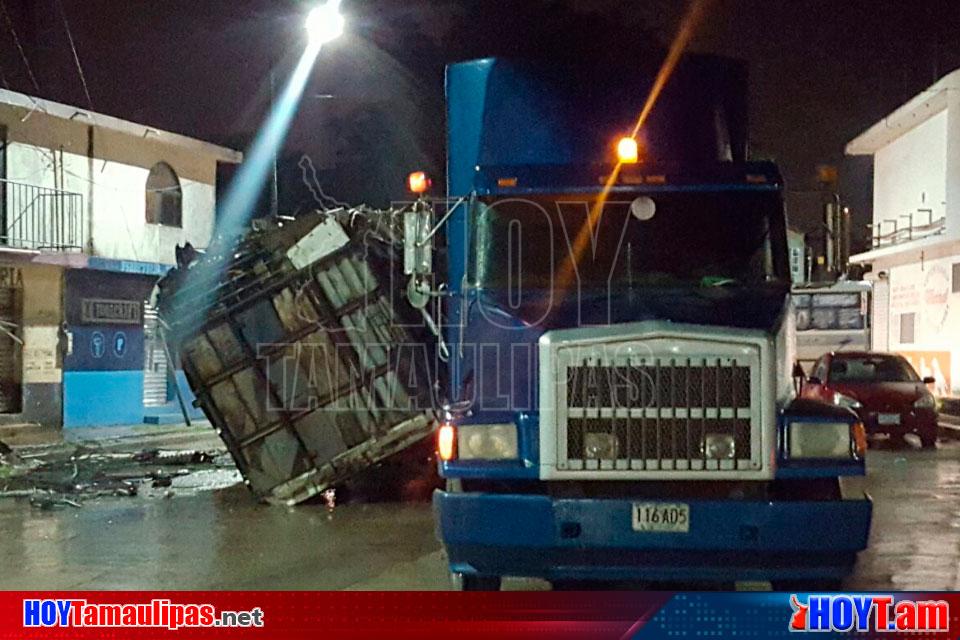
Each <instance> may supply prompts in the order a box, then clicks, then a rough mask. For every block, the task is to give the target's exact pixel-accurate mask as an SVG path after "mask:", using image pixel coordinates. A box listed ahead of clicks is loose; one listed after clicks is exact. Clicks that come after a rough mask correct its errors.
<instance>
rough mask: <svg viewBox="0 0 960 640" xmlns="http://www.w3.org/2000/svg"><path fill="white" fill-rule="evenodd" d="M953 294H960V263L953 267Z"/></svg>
mask: <svg viewBox="0 0 960 640" xmlns="http://www.w3.org/2000/svg"><path fill="white" fill-rule="evenodd" d="M951 291H953V292H954V293H960V262H956V263H954V265H953V289H951Z"/></svg>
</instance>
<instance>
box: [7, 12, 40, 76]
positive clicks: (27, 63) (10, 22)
mask: <svg viewBox="0 0 960 640" xmlns="http://www.w3.org/2000/svg"><path fill="white" fill-rule="evenodd" d="M0 11H2V12H3V18H4V20H6V22H7V28H8V29H10V35H12V36H13V43H14V44H15V45H17V51H19V52H20V59H21V60H23V66H24V67H26V69H27V75H28V76H30V82H32V83H33V88H34V89H35V90H36V91H37V93H38V94H39V93H40V84H39V83H37V77H36V76H35V75H33V69H31V68H30V61H29V60H27V53H26V52H25V51H24V50H23V45H21V44H20V38H19V37H17V30H16V29H14V28H13V20H11V19H10V13H9V12H8V11H7V3H6V2H4V0H0Z"/></svg>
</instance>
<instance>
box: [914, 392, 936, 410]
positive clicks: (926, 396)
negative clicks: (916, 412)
mask: <svg viewBox="0 0 960 640" xmlns="http://www.w3.org/2000/svg"><path fill="white" fill-rule="evenodd" d="M913 408H914V409H936V408H937V399H936V398H935V397H934V395H933V394H932V393H930V392H929V391H924V392H923V395H922V396H920V397H919V398H917V401H916V402H914V403H913Z"/></svg>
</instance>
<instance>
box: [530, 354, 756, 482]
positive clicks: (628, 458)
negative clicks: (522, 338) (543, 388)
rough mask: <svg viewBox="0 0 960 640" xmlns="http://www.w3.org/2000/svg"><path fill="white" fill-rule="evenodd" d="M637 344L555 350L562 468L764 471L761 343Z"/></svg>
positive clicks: (572, 470) (558, 461) (583, 470)
mask: <svg viewBox="0 0 960 640" xmlns="http://www.w3.org/2000/svg"><path fill="white" fill-rule="evenodd" d="M635 344H640V345H642V348H640V349H633V350H632V351H633V353H627V352H628V351H630V349H629V348H628V349H626V350H625V349H624V347H625V343H613V344H609V343H604V344H592V345H589V346H566V345H565V346H564V347H562V348H560V349H558V350H557V351H556V352H555V354H556V355H555V357H556V364H557V366H556V367H554V370H553V375H555V376H556V378H555V380H556V388H555V393H554V394H552V395H553V396H554V397H553V399H552V402H554V403H555V404H554V406H555V412H554V416H555V420H556V425H557V441H556V445H557V446H556V450H557V469H558V470H559V471H560V472H571V473H576V472H586V471H618V470H619V471H624V472H647V471H672V472H678V471H680V472H683V471H738V470H757V469H758V468H759V467H760V466H762V456H761V455H760V453H761V452H760V440H759V437H760V431H759V425H760V423H761V422H762V421H761V420H760V412H759V391H760V387H759V382H760V381H759V379H758V378H759V375H758V372H759V349H758V348H757V347H756V346H752V345H738V346H737V347H736V348H733V349H719V350H718V351H722V352H723V353H709V352H708V349H706V348H705V346H707V345H704V344H702V343H701V344H697V343H696V342H695V341H682V340H673V341H671V340H658V341H656V343H635ZM678 344H682V345H683V347H682V348H678V347H677V345H678ZM638 352H639V353H642V354H643V355H638ZM663 352H667V353H663ZM667 354H669V355H667ZM544 426H546V425H544ZM641 475H642V474H641Z"/></svg>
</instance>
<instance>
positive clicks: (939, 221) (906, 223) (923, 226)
mask: <svg viewBox="0 0 960 640" xmlns="http://www.w3.org/2000/svg"><path fill="white" fill-rule="evenodd" d="M933 216H934V213H933V210H932V209H918V210H917V211H916V212H911V213H906V214H904V215H902V216H900V217H899V218H888V219H886V220H880V221H879V222H877V223H875V224H868V225H867V229H868V230H869V231H870V235H871V238H870V240H871V246H872V248H874V249H879V248H880V247H888V246H893V245H897V244H903V243H904V242H910V241H911V240H919V239H921V238H927V237H929V236H936V235H940V234H942V233H944V232H945V231H946V230H947V218H946V216H944V217H942V218H936V219H935V218H934V217H933Z"/></svg>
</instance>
